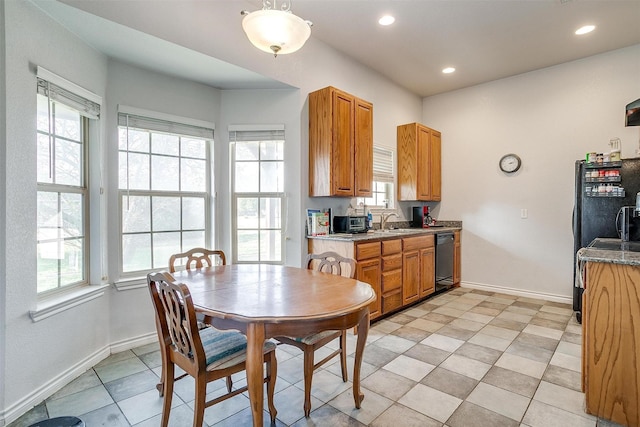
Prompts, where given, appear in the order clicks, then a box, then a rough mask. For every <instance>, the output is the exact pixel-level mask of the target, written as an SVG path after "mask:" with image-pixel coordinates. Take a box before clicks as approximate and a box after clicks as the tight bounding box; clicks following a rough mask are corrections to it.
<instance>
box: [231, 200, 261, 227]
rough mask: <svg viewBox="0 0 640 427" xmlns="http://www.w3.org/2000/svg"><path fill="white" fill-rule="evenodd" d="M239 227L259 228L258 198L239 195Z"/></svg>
mask: <svg viewBox="0 0 640 427" xmlns="http://www.w3.org/2000/svg"><path fill="white" fill-rule="evenodd" d="M237 203H238V205H237V207H236V209H237V219H236V222H237V224H236V225H237V228H258V198H257V197H252V198H248V197H238V202H237Z"/></svg>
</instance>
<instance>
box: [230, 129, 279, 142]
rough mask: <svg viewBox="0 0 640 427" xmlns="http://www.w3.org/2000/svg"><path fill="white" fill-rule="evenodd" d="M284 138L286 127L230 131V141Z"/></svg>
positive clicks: (277, 139)
mask: <svg viewBox="0 0 640 427" xmlns="http://www.w3.org/2000/svg"><path fill="white" fill-rule="evenodd" d="M280 140H284V129H278V130H259V131H246V130H236V131H230V132H229V141H231V142H239V141H244V142H246V141H280Z"/></svg>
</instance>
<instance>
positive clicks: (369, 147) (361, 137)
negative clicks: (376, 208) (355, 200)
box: [354, 98, 373, 197]
mask: <svg viewBox="0 0 640 427" xmlns="http://www.w3.org/2000/svg"><path fill="white" fill-rule="evenodd" d="M354 142H355V147H354V149H355V160H354V163H355V168H354V171H355V177H354V182H355V194H354V195H355V196H356V197H370V196H371V194H372V193H373V189H372V186H373V105H372V104H370V103H368V102H366V101H363V100H361V99H357V98H356V100H355V138H354Z"/></svg>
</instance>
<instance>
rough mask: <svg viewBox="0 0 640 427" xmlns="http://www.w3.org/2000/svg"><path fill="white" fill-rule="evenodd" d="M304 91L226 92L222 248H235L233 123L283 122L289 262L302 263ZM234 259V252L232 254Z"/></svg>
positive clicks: (220, 181)
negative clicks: (232, 209)
mask: <svg viewBox="0 0 640 427" xmlns="http://www.w3.org/2000/svg"><path fill="white" fill-rule="evenodd" d="M300 103H301V101H300V91H299V90H297V89H282V90H225V91H222V105H223V109H222V113H221V117H220V121H219V125H220V126H219V127H218V131H217V132H216V163H215V170H216V177H217V179H216V191H217V195H218V197H217V202H218V206H219V208H220V209H219V218H220V222H221V223H222V224H225V225H226V227H225V228H224V230H221V233H220V235H219V237H220V239H221V240H220V243H221V247H225V248H231V247H232V235H231V188H230V184H231V182H230V177H231V170H230V165H229V159H230V150H229V132H228V129H229V125H244V124H283V125H284V127H285V148H284V164H285V168H284V172H285V180H284V191H285V193H286V201H285V208H284V209H285V212H283V217H284V221H285V222H284V224H283V225H282V226H283V229H284V238H285V254H284V260H285V264H287V265H293V266H297V267H299V266H300V262H301V254H300V247H301V245H302V241H304V240H305V239H304V236H302V235H301V233H300V232H299V230H300V222H301V215H299V212H300V211H301V208H300V203H301V201H300V193H301V183H300V173H301V165H300V158H299V153H300V150H301V145H304V144H302V143H301V141H300ZM229 258H231V254H229Z"/></svg>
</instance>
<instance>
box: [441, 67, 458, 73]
mask: <svg viewBox="0 0 640 427" xmlns="http://www.w3.org/2000/svg"><path fill="white" fill-rule="evenodd" d="M455 70H456V69H455V68H453V67H447V68H445V69H443V70H442V72H443V73H445V74H451V73H453V72H454V71H455Z"/></svg>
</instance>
